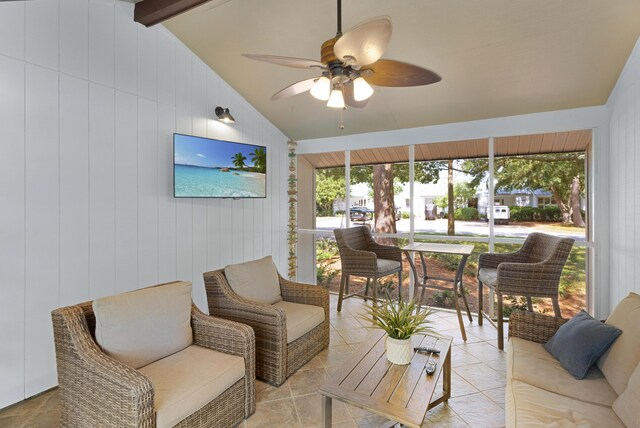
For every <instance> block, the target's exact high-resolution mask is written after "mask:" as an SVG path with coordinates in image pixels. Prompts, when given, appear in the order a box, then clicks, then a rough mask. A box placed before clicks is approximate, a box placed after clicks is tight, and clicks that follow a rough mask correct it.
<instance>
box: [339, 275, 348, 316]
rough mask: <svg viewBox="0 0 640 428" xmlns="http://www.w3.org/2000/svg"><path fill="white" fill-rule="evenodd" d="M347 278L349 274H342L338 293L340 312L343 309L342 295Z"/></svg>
mask: <svg viewBox="0 0 640 428" xmlns="http://www.w3.org/2000/svg"><path fill="white" fill-rule="evenodd" d="M346 279H347V275H345V274H342V275H340V293H338V312H340V311H341V310H342V296H344V283H345V280H346Z"/></svg>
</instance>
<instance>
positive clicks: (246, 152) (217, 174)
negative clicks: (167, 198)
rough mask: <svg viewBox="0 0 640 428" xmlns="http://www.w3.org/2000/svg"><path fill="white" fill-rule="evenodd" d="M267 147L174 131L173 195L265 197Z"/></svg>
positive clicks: (193, 196) (191, 196) (188, 196)
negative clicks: (175, 132)
mask: <svg viewBox="0 0 640 428" xmlns="http://www.w3.org/2000/svg"><path fill="white" fill-rule="evenodd" d="M266 173H267V148H266V147H263V146H254V145H251V144H242V143H234V142H231V141H223V140H213V139H210V138H202V137H194V136H190V135H182V134H173V196H174V197H176V198H264V197H266V196H267V186H266V181H267V177H266Z"/></svg>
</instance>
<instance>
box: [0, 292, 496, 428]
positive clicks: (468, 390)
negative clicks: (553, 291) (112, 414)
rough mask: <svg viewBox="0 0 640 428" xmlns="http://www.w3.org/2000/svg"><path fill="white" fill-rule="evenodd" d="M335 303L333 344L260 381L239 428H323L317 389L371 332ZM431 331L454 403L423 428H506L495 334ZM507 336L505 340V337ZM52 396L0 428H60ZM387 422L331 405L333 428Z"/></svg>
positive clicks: (7, 417)
mask: <svg viewBox="0 0 640 428" xmlns="http://www.w3.org/2000/svg"><path fill="white" fill-rule="evenodd" d="M336 303H337V297H336V296H335V295H332V296H331V308H332V310H331V344H330V345H329V349H327V350H325V351H323V352H322V353H321V354H320V355H318V356H317V357H316V358H314V359H313V360H311V361H310V362H309V363H308V364H307V365H306V366H304V367H303V368H301V369H300V370H299V371H298V372H296V373H294V374H293V376H291V377H290V378H289V380H288V381H287V382H286V383H284V384H283V385H282V386H280V387H279V388H274V387H272V386H270V385H267V384H265V383H263V382H260V381H258V382H257V384H256V390H257V397H256V399H257V403H258V404H257V409H256V413H255V414H254V415H253V416H251V418H249V419H247V420H246V421H245V422H244V423H243V424H241V426H243V427H247V428H249V427H315V426H320V397H319V395H318V394H317V392H316V391H317V390H318V388H319V386H320V385H321V384H322V382H323V380H324V379H325V378H326V376H327V375H328V374H330V373H331V372H332V371H333V370H334V369H336V368H337V367H339V366H340V364H341V363H342V361H344V359H345V358H348V356H349V354H350V353H351V352H353V350H354V349H356V348H357V347H358V345H359V344H360V343H362V342H364V341H366V340H367V337H368V336H369V330H368V329H367V328H365V327H364V326H363V324H364V323H365V322H364V321H361V320H360V319H359V318H358V317H357V315H358V314H361V313H362V312H363V306H364V302H363V301H362V300H361V299H359V298H351V299H348V300H345V301H344V303H343V309H342V312H341V313H338V312H337V311H336V310H335V307H336ZM433 319H434V321H435V328H436V329H437V330H438V331H439V332H441V333H442V334H446V335H449V336H452V337H453V338H454V341H453V343H454V347H453V349H452V355H451V357H452V366H453V373H452V386H451V397H452V398H451V399H450V400H449V402H448V403H444V404H441V405H439V406H436V407H435V408H433V409H431V410H430V411H429V412H428V413H427V416H426V418H425V421H424V423H423V426H424V427H467V426H471V427H500V426H504V423H505V422H504V388H505V383H506V381H505V374H506V354H505V353H504V352H502V351H500V350H498V348H497V339H496V337H497V336H496V329H495V328H493V327H492V326H491V325H490V324H488V323H486V322H485V324H484V326H482V327H480V326H478V325H477V320H476V317H475V315H474V322H473V323H469V320H468V319H467V318H465V327H466V329H467V342H466V343H465V342H463V341H462V339H461V336H460V328H459V326H458V321H457V317H456V316H455V314H454V313H450V312H444V311H438V312H434V315H433ZM505 334H506V333H505ZM59 416H60V411H59V400H58V393H57V390H56V389H54V390H52V391H48V392H46V393H44V394H41V395H39V396H37V397H34V398H31V399H29V400H26V401H24V402H22V403H19V404H16V405H13V406H11V407H8V408H6V409H4V410H0V426H2V427H55V426H58V425H59ZM386 422H387V421H386V420H385V419H384V418H381V417H379V416H377V415H373V414H370V413H367V412H365V411H363V410H360V409H358V408H355V407H352V406H349V405H345V404H342V403H340V402H338V401H337V400H334V406H333V426H334V427H340V428H343V427H377V426H380V425H382V424H384V423H386Z"/></svg>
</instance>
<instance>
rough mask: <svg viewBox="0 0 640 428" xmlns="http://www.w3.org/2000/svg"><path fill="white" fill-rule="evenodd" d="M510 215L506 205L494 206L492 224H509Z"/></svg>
mask: <svg viewBox="0 0 640 428" xmlns="http://www.w3.org/2000/svg"><path fill="white" fill-rule="evenodd" d="M510 218H511V213H510V211H509V207H508V206H506V205H496V206H495V207H493V222H494V224H509V219H510Z"/></svg>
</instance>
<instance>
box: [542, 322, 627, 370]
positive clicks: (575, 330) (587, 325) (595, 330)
mask: <svg viewBox="0 0 640 428" xmlns="http://www.w3.org/2000/svg"><path fill="white" fill-rule="evenodd" d="M620 333H622V332H621V331H620V329H618V328H615V327H613V326H611V325H607V324H603V323H602V322H600V321H596V320H595V319H593V317H592V316H591V315H589V314H588V313H587V312H586V311H584V310H582V311H580V312H579V313H578V314H577V315H576V316H574V317H573V318H571V319H570V320H569V321H568V322H566V323H564V324H563V325H561V326H560V328H559V329H558V331H556V333H555V334H554V335H553V337H551V339H549V341H548V342H547V343H545V344H544V349H546V350H547V351H549V353H550V354H551V355H553V356H554V357H556V358H557V359H558V361H560V364H562V367H564V368H565V369H566V370H567V371H568V372H569V373H571V374H572V375H573V376H574V377H575V378H576V379H582V378H583V377H585V376H586V375H587V372H588V371H589V369H590V368H591V366H592V365H594V364H595V363H596V361H598V358H600V357H601V356H602V355H603V354H604V353H605V352H606V351H607V349H609V347H610V346H611V344H612V343H614V341H615V340H616V339H617V338H618V336H620Z"/></svg>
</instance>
